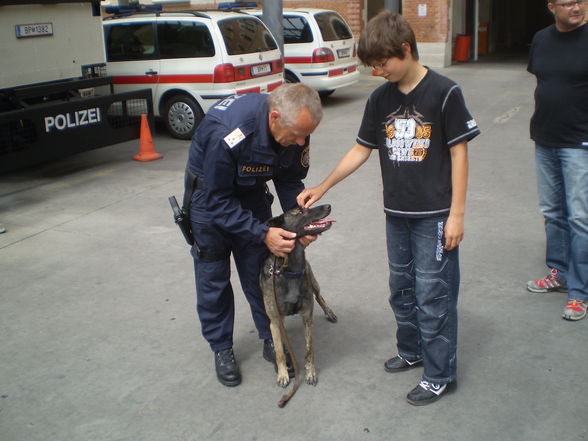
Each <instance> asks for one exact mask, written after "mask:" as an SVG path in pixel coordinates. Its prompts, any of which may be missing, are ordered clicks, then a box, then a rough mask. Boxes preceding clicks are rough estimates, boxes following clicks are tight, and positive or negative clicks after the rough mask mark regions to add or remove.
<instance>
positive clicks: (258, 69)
mask: <svg viewBox="0 0 588 441" xmlns="http://www.w3.org/2000/svg"><path fill="white" fill-rule="evenodd" d="M271 71H272V68H271V66H270V64H269V63H265V64H257V65H255V66H251V75H252V76H254V77H255V76H258V75H265V74H268V73H270V72H271Z"/></svg>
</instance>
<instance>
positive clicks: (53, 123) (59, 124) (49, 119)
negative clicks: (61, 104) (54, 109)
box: [45, 107, 102, 133]
mask: <svg viewBox="0 0 588 441" xmlns="http://www.w3.org/2000/svg"><path fill="white" fill-rule="evenodd" d="M100 121H102V119H101V115H100V108H99V107H94V108H92V109H83V110H78V111H76V112H68V113H60V114H59V115H55V116H46V117H45V132H47V133H49V132H51V131H52V130H67V129H74V128H76V127H81V126H87V125H90V124H98V123H99V122H100Z"/></svg>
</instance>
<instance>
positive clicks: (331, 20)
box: [314, 12, 353, 41]
mask: <svg viewBox="0 0 588 441" xmlns="http://www.w3.org/2000/svg"><path fill="white" fill-rule="evenodd" d="M314 18H315V19H316V22H317V23H318V25H319V28H320V30H321V35H322V36H323V40H325V41H333V40H349V39H350V38H353V34H352V33H351V30H350V29H349V27H348V26H347V24H346V23H345V21H344V20H343V19H342V18H341V17H340V16H339V15H338V14H337V13H335V12H319V13H318V14H315V15H314Z"/></svg>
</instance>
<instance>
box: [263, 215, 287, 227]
mask: <svg viewBox="0 0 588 441" xmlns="http://www.w3.org/2000/svg"><path fill="white" fill-rule="evenodd" d="M265 224H266V225H267V226H268V227H281V226H282V225H284V215H283V214H280V215H279V216H276V217H272V218H271V219H268V220H266V221H265Z"/></svg>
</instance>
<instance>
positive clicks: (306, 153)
mask: <svg viewBox="0 0 588 441" xmlns="http://www.w3.org/2000/svg"><path fill="white" fill-rule="evenodd" d="M300 165H302V167H304V168H308V166H309V165H310V146H309V145H307V146H306V147H304V149H303V150H302V154H301V155H300Z"/></svg>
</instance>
